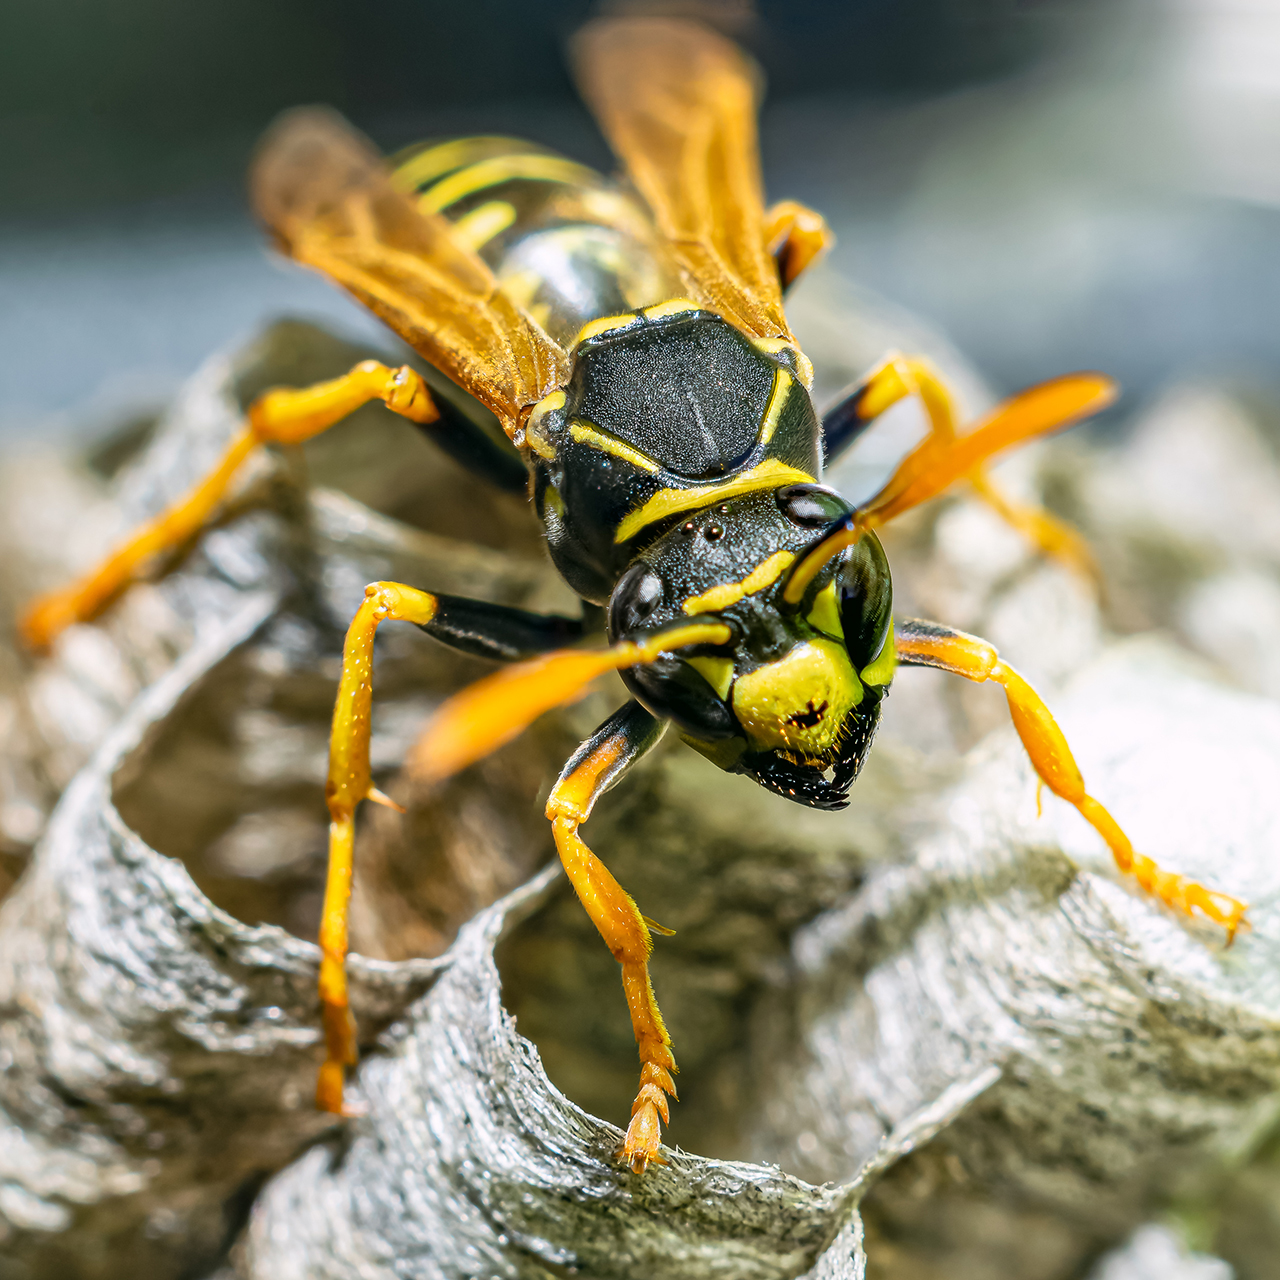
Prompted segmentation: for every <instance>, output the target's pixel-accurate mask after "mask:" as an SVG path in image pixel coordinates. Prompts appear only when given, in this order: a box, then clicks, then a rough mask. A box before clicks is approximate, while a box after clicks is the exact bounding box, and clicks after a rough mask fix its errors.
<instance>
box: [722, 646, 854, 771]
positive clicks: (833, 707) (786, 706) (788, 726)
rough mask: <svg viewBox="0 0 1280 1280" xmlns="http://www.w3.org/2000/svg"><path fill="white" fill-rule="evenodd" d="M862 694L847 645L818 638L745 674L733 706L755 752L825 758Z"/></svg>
mask: <svg viewBox="0 0 1280 1280" xmlns="http://www.w3.org/2000/svg"><path fill="white" fill-rule="evenodd" d="M862 694H863V689H862V681H861V680H859V679H858V675H857V672H855V671H854V669H853V664H852V663H851V662H850V661H849V654H848V651H847V650H846V649H845V647H844V645H842V644H839V643H837V642H836V641H835V640H828V639H827V638H825V637H823V636H818V637H815V638H813V639H810V640H805V641H802V642H801V643H799V644H797V645H795V646H794V647H793V648H791V649H788V650H787V652H786V653H785V654H784V655H783V656H782V657H781V658H779V659H777V660H776V661H775V662H770V663H766V664H765V665H764V666H761V667H757V668H756V669H755V670H754V671H749V672H746V673H745V674H743V675H740V676H739V677H738V678H737V680H735V681H734V684H733V694H732V697H733V702H732V707H733V714H734V715H735V716H736V717H737V720H738V723H739V724H740V725H741V726H742V729H743V732H744V733H745V735H746V738H747V742H748V744H749V745H750V746H751V748H752V749H753V750H756V751H771V750H783V751H789V752H793V753H795V754H797V755H803V756H825V755H826V754H828V753H829V752H831V751H833V750H834V749H835V748H836V746H837V745H838V742H839V738H840V733H841V727H842V726H843V725H844V723H845V718H846V717H847V716H848V714H849V713H850V712H851V711H852V710H853V709H854V708H855V707H856V706H857V705H858V704H859V703H860V702H861V701H862Z"/></svg>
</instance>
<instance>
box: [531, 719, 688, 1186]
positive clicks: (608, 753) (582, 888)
mask: <svg viewBox="0 0 1280 1280" xmlns="http://www.w3.org/2000/svg"><path fill="white" fill-rule="evenodd" d="M665 728H666V725H665V723H664V722H662V721H659V720H656V719H655V718H654V717H653V716H651V715H650V714H649V713H648V712H647V711H646V710H645V709H644V708H643V707H642V706H641V705H640V704H639V703H638V702H634V701H633V702H628V703H627V704H626V706H624V707H623V708H622V709H621V710H620V711H617V712H616V713H615V714H614V715H612V716H610V718H609V719H608V720H606V721H605V722H604V724H602V725H601V726H600V728H599V729H597V730H596V732H595V733H594V734H593V735H592V736H591V737H590V738H588V739H587V741H586V742H584V743H583V744H582V746H580V747H579V748H578V750H577V751H576V752H574V754H573V756H572V757H570V759H569V762H568V763H567V764H566V765H565V767H564V771H563V772H562V773H561V774H560V780H559V781H558V782H557V783H556V785H555V787H554V788H553V789H552V792H551V796H550V799H549V800H548V801H547V817H548V818H550V819H551V825H552V829H553V831H554V832H555V839H556V849H557V851H558V852H559V854H560V861H561V862H562V863H563V864H564V869H565V872H566V873H567V874H568V877H569V880H570V882H571V883H572V885H573V887H574V889H575V890H576V891H577V894H578V898H579V900H580V901H581V902H582V905H583V906H584V907H585V908H586V911H587V914H588V915H589V916H590V917H591V920H592V923H593V924H594V925H595V926H596V928H597V929H598V930H599V931H600V936H601V937H602V938H603V939H604V941H605V945H606V946H607V947H608V948H609V950H610V951H612V952H613V958H614V959H615V960H617V962H618V963H619V964H620V965H621V966H622V987H623V990H624V991H625V992H626V997H627V1009H628V1011H629V1012H630V1014H631V1026H632V1029H633V1030H634V1031H635V1036H636V1046H637V1048H638V1049H639V1053H640V1088H639V1090H638V1091H637V1093H636V1097H635V1101H634V1102H633V1103H632V1104H631V1123H630V1124H629V1125H628V1127H627V1135H626V1138H625V1139H624V1141H623V1144H622V1150H621V1152H620V1153H619V1154H620V1156H621V1158H622V1159H623V1160H625V1161H626V1163H627V1164H629V1165H630V1166H631V1168H632V1170H633V1171H634V1172H635V1173H643V1172H644V1171H645V1169H646V1168H647V1167H648V1166H649V1165H650V1164H663V1163H665V1161H664V1160H663V1158H662V1156H661V1155H660V1154H659V1151H658V1148H659V1146H660V1145H661V1142H662V1124H663V1123H664V1122H668V1121H669V1120H670V1114H669V1111H668V1104H667V1095H668V1094H670V1095H671V1096H672V1097H673V1098H674V1097H675V1096H676V1087H675V1083H674V1081H673V1080H672V1079H671V1073H672V1072H673V1071H675V1070H676V1060H675V1056H674V1055H673V1054H672V1052H671V1037H670V1036H669V1035H668V1034H667V1028H666V1024H665V1023H664V1022H663V1021H662V1014H661V1012H660V1011H659V1009H658V1002H657V1000H656V999H655V998H654V994H653V984H652V983H651V982H650V980H649V955H650V953H651V952H652V950H653V938H652V936H651V933H650V930H651V929H654V928H657V929H658V930H659V932H663V933H665V932H668V931H667V930H664V929H661V927H660V926H656V925H654V923H653V921H651V920H647V919H646V918H645V917H644V916H642V915H641V914H640V909H639V908H638V907H637V906H636V904H635V902H634V901H633V900H632V898H631V896H630V895H629V894H628V893H627V891H626V890H625V889H623V888H622V886H621V885H620V884H619V883H618V882H617V881H616V880H615V879H614V878H613V876H612V875H611V874H610V873H609V870H608V868H607V867H606V866H605V865H604V863H603V862H601V861H600V859H599V858H597V857H596V856H595V854H594V853H592V852H591V850H590V849H588V848H587V846H586V845H585V844H584V843H583V840H582V837H581V836H579V835H578V827H579V825H580V824H581V823H583V822H585V821H586V820H587V816H588V815H589V814H590V812H591V807H592V805H593V804H595V802H596V799H597V798H598V797H599V796H600V795H601V794H602V793H603V792H604V791H605V790H607V789H608V788H609V787H610V786H612V785H613V783H614V782H616V781H617V780H618V778H619V777H620V776H621V775H622V773H623V772H624V771H625V770H627V769H629V768H630V767H631V765H633V764H634V763H635V762H636V761H637V760H638V759H639V758H640V757H641V756H642V755H644V754H645V752H646V751H648V750H650V749H651V748H652V747H653V746H655V745H656V744H657V742H658V739H659V738H661V737H662V733H663V730H664V729H665Z"/></svg>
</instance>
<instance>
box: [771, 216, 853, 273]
mask: <svg viewBox="0 0 1280 1280" xmlns="http://www.w3.org/2000/svg"><path fill="white" fill-rule="evenodd" d="M835 240H836V238H835V236H834V235H833V234H832V233H831V228H830V227H828V226H827V222H826V219H825V218H824V217H823V216H822V214H820V213H816V212H815V211H814V210H812V209H810V208H807V207H806V206H805V205H802V204H798V203H797V202H796V201H794V200H782V201H779V203H777V204H775V205H773V206H772V208H770V209H768V210H767V211H766V212H765V215H764V242H765V244H766V245H767V246H768V248H769V252H770V253H771V254H773V256H774V258H775V259H776V260H777V263H778V274H779V275H780V276H781V277H782V287H783V288H784V289H789V288H790V287H791V286H792V285H793V284H794V283H795V282H796V279H797V278H798V277H799V276H800V274H801V272H803V271H804V270H805V269H806V268H807V267H808V266H809V265H810V264H811V263H812V262H813V261H814V260H815V259H817V258H819V257H820V256H821V255H822V254H824V253H826V251H827V250H828V249H830V248H831V246H832V245H833V244H835Z"/></svg>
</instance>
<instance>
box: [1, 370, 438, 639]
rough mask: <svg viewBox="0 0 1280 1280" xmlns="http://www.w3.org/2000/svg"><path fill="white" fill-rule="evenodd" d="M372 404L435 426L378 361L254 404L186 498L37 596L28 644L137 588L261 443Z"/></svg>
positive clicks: (410, 384) (292, 439)
mask: <svg viewBox="0 0 1280 1280" xmlns="http://www.w3.org/2000/svg"><path fill="white" fill-rule="evenodd" d="M370 400H382V401H383V402H384V403H385V404H386V406H387V407H388V408H389V409H392V410H394V411H395V412H396V413H399V414H402V415H403V416H404V417H406V418H409V419H411V420H412V421H414V422H421V423H428V422H434V421H435V420H436V418H438V417H439V412H438V410H437V409H436V407H435V404H434V403H433V401H432V399H431V394H430V392H429V391H428V390H427V386H426V383H425V382H423V380H422V378H421V377H420V376H419V375H418V374H416V373H415V372H414V371H413V370H412V369H410V368H409V367H408V366H407V365H406V366H404V367H402V368H400V369H389V368H388V367H387V366H386V365H384V364H379V363H378V362H377V361H376V360H366V361H364V363H362V364H358V365H356V367H355V368H354V369H352V370H351V372H350V373H348V374H345V375H344V376H343V377H341V378H335V379H334V380H333V381H332V382H322V383H318V384H317V385H316V386H314V387H303V388H299V389H296V390H294V389H283V388H282V389H278V390H275V391H267V392H265V393H264V394H263V395H261V396H259V397H258V399H256V400H255V401H254V402H253V404H251V405H250V406H249V412H248V415H247V417H248V423H247V425H246V426H245V428H244V430H243V431H241V432H240V434H239V435H238V436H236V438H235V439H234V440H233V441H232V442H231V444H230V445H229V446H228V447H227V450H226V452H225V453H224V454H223V456H222V459H221V461H219V463H218V464H217V466H216V467H214V469H213V470H212V471H211V472H210V473H209V474H208V475H207V476H206V477H205V478H204V479H203V480H202V481H200V483H199V484H198V485H196V487H195V488H194V489H192V490H191V492H190V493H188V494H187V495H186V496H185V497H184V498H182V499H181V500H180V501H178V502H177V503H175V504H174V505H173V506H171V507H170V508H169V509H168V510H167V511H164V512H162V513H161V514H160V515H158V516H156V518H155V519H153V520H150V521H148V522H147V523H146V524H145V525H143V526H142V528H140V529H139V530H138V531H137V532H136V533H135V534H134V535H133V536H132V537H131V538H129V540H128V541H127V542H125V543H123V544H122V545H121V546H119V547H117V548H116V549H115V550H114V551H113V552H112V553H111V554H110V555H109V556H108V557H107V558H106V559H105V560H104V561H102V563H101V564H99V565H98V566H97V567H96V568H95V569H93V570H91V571H90V572H89V573H88V574H86V575H85V576H84V577H82V578H80V579H79V580H78V581H77V582H73V583H72V584H71V585H70V586H67V587H63V588H62V589H61V590H58V591H53V592H50V593H49V594H47V595H43V596H40V597H38V598H37V599H36V600H34V601H32V603H31V604H30V605H29V606H28V608H27V610H26V612H25V613H24V614H23V615H22V617H21V619H20V620H19V622H18V631H19V634H20V635H21V636H22V639H23V641H24V642H25V643H26V644H27V645H28V646H29V647H30V648H33V649H42V648H45V647H47V646H48V645H49V644H50V643H52V641H53V640H54V639H55V638H56V636H57V635H58V633H59V632H60V631H62V630H63V629H65V628H66V627H69V626H71V625H72V623H75V622H87V621H89V620H90V619H91V618H93V617H95V616H96V615H97V614H98V612H99V611H100V610H101V609H102V608H103V607H104V606H105V605H106V604H107V603H108V601H110V600H111V599H112V597H113V596H115V595H116V594H117V593H118V592H119V591H120V590H121V589H123V588H124V587H126V586H128V585H129V583H131V582H135V581H136V580H137V579H138V578H139V577H140V576H141V574H142V572H143V571H144V570H145V568H146V567H147V566H148V564H150V562H151V561H152V560H154V558H155V557H156V556H158V555H160V554H162V553H163V552H166V551H172V550H174V549H175V548H177V547H180V546H181V545H182V544H183V543H184V542H186V541H187V540H188V539H189V538H190V537H191V536H192V535H193V534H195V533H197V532H198V531H199V530H200V529H201V528H202V527H203V526H204V525H205V524H206V523H207V522H208V520H209V518H210V517H211V516H212V515H213V513H214V511H216V510H217V508H218V506H219V504H220V503H221V502H222V500H223V498H224V497H225V496H226V493H227V490H228V488H229V487H230V485H231V482H232V480H233V479H234V478H235V475H236V473H237V472H238V471H239V469H240V467H241V465H242V464H243V463H244V461H245V459H246V458H248V457H249V455H250V454H251V453H252V452H253V451H254V450H255V449H256V448H258V447H259V446H260V445H263V444H300V443H301V442H302V441H304V440H308V439H310V438H311V437H312V436H314V435H318V434H319V433H320V432H322V431H324V430H325V429H326V428H327V427H331V426H333V424H334V423H336V422H339V421H340V420H341V419H343V418H345V417H346V416H347V415H348V414H349V413H351V412H353V411H354V410H356V409H358V408H359V407H360V406H361V405H362V404H365V403H367V402H368V401H370Z"/></svg>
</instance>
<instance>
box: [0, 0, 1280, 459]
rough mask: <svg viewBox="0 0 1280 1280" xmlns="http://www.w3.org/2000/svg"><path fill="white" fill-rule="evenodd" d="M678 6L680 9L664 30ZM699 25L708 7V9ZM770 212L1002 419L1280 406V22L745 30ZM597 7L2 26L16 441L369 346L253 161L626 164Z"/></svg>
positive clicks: (158, 12) (943, 17)
mask: <svg viewBox="0 0 1280 1280" xmlns="http://www.w3.org/2000/svg"><path fill="white" fill-rule="evenodd" d="M673 7H675V8H679V7H680V6H673ZM702 7H703V8H705V7H706V6H705V5H704V6H702ZM718 8H719V10H720V14H721V25H723V26H724V27H726V28H727V29H729V30H730V31H732V32H733V33H734V34H735V35H737V36H738V38H739V39H741V40H742V41H743V42H744V43H745V44H746V45H747V46H748V47H749V48H751V49H752V51H753V52H754V53H755V55H756V56H757V58H758V59H759V60H760V62H761V63H762V65H763V67H764V69H765V72H766V74H767V77H768V81H769V96H768V99H767V103H766V106H765V110H764V117H763V123H762V136H763V150H764V162H765V175H766V182H767V185H768V190H769V193H770V195H771V196H772V197H782V196H794V197H797V198H800V199H802V200H805V201H807V202H809V203H811V204H813V205H815V206H816V207H818V208H820V209H822V210H823V211H824V212H825V213H826V214H827V216H828V217H829V218H830V219H831V221H832V223H833V224H834V226H835V228H836V230H837V232H838V234H839V237H840V243H839V247H838V249H837V250H836V254H835V259H834V265H835V266H836V267H837V269H839V270H840V271H841V272H843V273H844V274H845V275H848V276H850V277H852V278H853V279H854V280H855V281H856V282H857V283H858V284H859V285H861V286H863V287H865V288H868V289H871V290H874V291H876V292H878V293H880V294H883V295H884V296H886V297H888V298H890V299H892V300H893V301H894V302H896V303H899V304H902V305H904V306H906V307H909V308H911V309H914V310H915V311H917V312H918V313H920V314H921V315H922V316H923V317H925V318H926V319H927V320H929V321H931V322H932V323H934V324H936V325H938V326H940V327H942V328H943V329H945V330H947V331H948V332H949V333H950V335H951V337H952V338H953V339H954V340H955V341H956V343H957V344H958V345H959V347H960V348H961V349H962V350H964V351H965V352H966V353H967V354H968V355H969V356H970V357H971V358H972V359H973V360H974V361H975V362H976V364H977V365H978V367H979V368H980V369H981V370H982V371H983V372H984V373H985V374H986V375H987V376H988V377H989V378H990V379H991V380H992V382H993V383H994V385H995V386H996V387H997V388H998V389H1001V390H1005V389H1011V388H1013V387H1016V386H1019V385H1023V384H1026V383H1028V382H1031V381H1033V380H1035V379H1038V378H1043V377H1046V376H1050V375H1052V374H1055V373H1058V372H1061V371H1064V370H1067V369H1071V368H1080V367H1088V366H1093V367H1097V368H1101V369H1104V370H1106V371H1108V372H1110V373H1113V374H1115V375H1116V376H1118V377H1119V378H1120V379H1121V381H1122V382H1123V383H1124V386H1125V389H1126V394H1127V397H1128V400H1127V404H1128V407H1130V408H1132V407H1134V406H1136V405H1138V404H1140V403H1141V402H1142V400H1143V398H1144V397H1148V396H1150V395H1152V394H1154V392H1155V391H1156V389H1157V388H1160V387H1163V386H1167V385H1168V384H1169V383H1170V382H1171V381H1176V380H1179V379H1183V378H1192V379H1203V378H1210V379H1215V380H1220V381H1222V380H1225V381H1227V382H1229V383H1230V384H1231V385H1232V386H1233V387H1234V388H1236V390H1237V392H1240V391H1244V392H1247V393H1251V394H1253V393H1256V395H1257V396H1258V398H1259V402H1260V403H1268V402H1270V401H1271V400H1272V399H1273V398H1274V397H1275V396H1276V393H1277V392H1280V323H1277V321H1278V320H1280V3H1277V2H1276V0H1094V2H1090V0H760V3H758V4H756V5H754V6H752V5H750V4H749V3H747V0H740V2H739V3H733V2H732V0H730V2H729V3H725V4H722V5H720V6H718ZM591 11H592V5H591V4H590V3H589V2H588V0H546V2H544V3H539V4H528V3H520V2H519V0H469V2H468V3H466V4H458V3H454V2H452V0H451V2H450V3H440V2H439V0H364V2H362V3H358V4H357V3H354V2H353V0H218V2H217V3H209V2H208V0H113V3H111V4H109V5H104V4H100V3H91V2H90V0H42V2H41V3H40V4H31V3H26V4H22V3H18V2H17V0H5V3H4V4H3V5H2V6H0V173H3V180H0V350H2V351H3V352H4V358H3V361H0V439H4V440H5V441H6V442H8V443H13V442H15V441H16V440H18V439H20V438H23V437H26V438H30V437H32V436H39V437H40V438H41V439H42V441H45V442H47V441H48V440H50V439H53V438H57V437H59V436H61V437H66V436H67V435H70V434H74V433H76V432H77V431H78V430H79V431H88V430H91V429H92V430H100V429H101V428H102V427H103V425H104V420H108V421H109V420H110V419H111V418H113V417H119V418H121V419H124V418H127V417H129V416H131V415H133V414H135V413H138V412H145V411H146V410H147V409H148V408H151V407H154V406H155V405H157V404H159V403H160V402H162V401H163V400H164V399H165V397H166V396H167V395H168V394H170V393H171V392H172V390H173V389H174V388H175V387H176V386H177V385H178V383H179V382H180V381H181V380H182V379H183V378H184V377H185V376H186V375H188V374H189V373H190V372H191V371H192V370H193V369H194V368H195V367H196V365H197V364H198V363H199V362H200V360H201V359H202V358H203V357H205V356H207V355H208V354H209V353H210V352H211V351H213V350H215V349H218V348H222V347H226V346H228V345H229V344H233V343H235V342H238V341H241V340H243V339H244V338H246V337H248V336H249V335H250V334H251V333H252V332H254V331H255V330H256V329H257V328H258V327H259V326H260V325H261V323H262V322H263V321H264V320H266V319H267V318H269V317H272V316H275V315H277V314H279V313H281V312H282V311H290V312H294V313H298V314H305V315H310V316H313V317H321V318H327V319H328V321H329V322H330V323H334V322H336V323H337V324H338V325H339V326H341V327H342V328H344V329H346V330H347V331H349V332H351V333H353V334H357V335H358V334H361V333H364V334H371V333H375V332H376V327H374V326H372V325H371V323H370V322H368V321H366V319H365V318H364V317H363V315H362V314H361V313H360V312H359V311H358V309H357V308H356V307H355V306H354V305H353V304H350V303H348V302H346V301H345V300H344V299H343V298H342V297H340V296H339V295H338V294H337V293H336V291H334V290H332V289H331V288H330V287H328V286H327V285H325V284H324V283H323V282H321V281H320V280H319V279H317V278H314V277H312V276H309V275H308V274H306V273H304V272H302V271H298V270H296V269H291V268H287V267H285V266H284V265H283V264H281V263H279V262H277V261H274V260H273V259H272V258H271V256H270V255H269V254H268V253H267V252H266V251H265V250H264V247H263V243H262V238H261V236H260V234H259V232H258V230H257V229H256V228H255V226H254V225H253V223H252V221H251V219H250V217H249V215H248V212H247V210H246V207H245V200H244V194H243V174H244V170H245V166H246V163H247V161H248V158H249V155H250V153H251V150H252V147H253V144H254V141H255V139H256V137H257V136H258V135H259V133H260V132H261V130H262V129H263V127H264V126H265V125H266V124H267V123H268V121H269V120H270V119H271V117H272V116H273V115H274V114H275V113H276V112H277V111H278V110H280V109H281V108H283V107H286V106H289V105H292V104H295V103H299V102H328V103H332V104H334V105H336V106H337V107H339V108H340V109H341V110H343V111H344V112H346V113H347V114H348V115H349V116H350V117H351V118H352V119H353V120H355V122H356V123H357V124H359V125H360V126H361V127H362V128H364V129H365V130H366V131H368V132H369V133H370V134H371V135H372V136H373V137H374V138H375V140H376V141H377V142H378V143H379V144H380V145H381V146H383V147H384V148H386V149H388V150H390V149H393V148H395V147H397V146H400V145H402V144H405V143H407V142H410V141H413V140H415V139H417V138H420V137H423V136H430V135H438V134H449V133H459V132H468V131H493V132H508V133H515V134H519V135H525V136H530V137H533V138H535V139H536V140H538V141H541V142H544V143H547V144H550V145H552V146H555V147H558V148H560V149H563V150H565V151H568V152H570V153H572V154H574V155H575V156H578V157H580V158H583V159H586V160H589V161H592V162H594V163H597V164H599V165H601V166H605V167H608V165H609V158H608V155H607V152H606V151H605V148H604V145H603V143H602V141H601V139H600V137H599V135H598V133H597V132H596V131H595V128H594V126H593V125H592V123H591V122H590V120H589V119H588V118H587V116H586V114H585V112H584V111H583V109H582V108H581V107H580V105H579V104H578V102H577V100H576V98H575V96H574V93H573V90H572V86H571V84H570V82H569V79H568V76H567V74H566V72H565V69H564V63H563V59H562V56H561V50H562V47H563V43H564V40H565V37H566V36H567V35H568V34H569V33H570V32H571V31H572V30H573V29H574V27H575V26H576V25H577V24H578V23H579V22H581V21H582V19H583V18H584V17H585V16H587V15H588V14H589V13H590V12H591Z"/></svg>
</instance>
